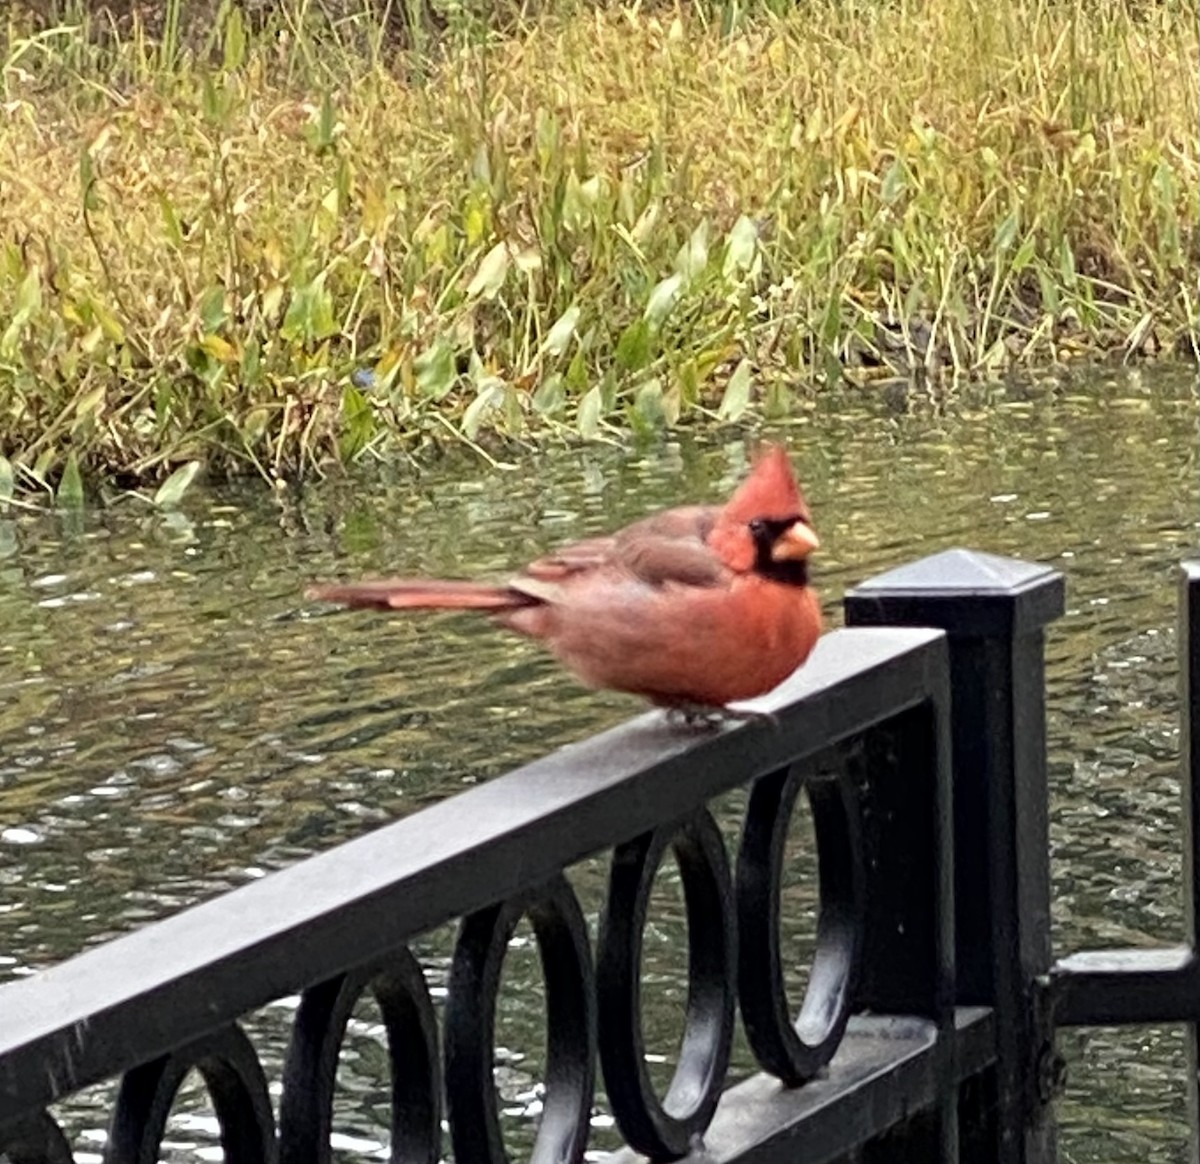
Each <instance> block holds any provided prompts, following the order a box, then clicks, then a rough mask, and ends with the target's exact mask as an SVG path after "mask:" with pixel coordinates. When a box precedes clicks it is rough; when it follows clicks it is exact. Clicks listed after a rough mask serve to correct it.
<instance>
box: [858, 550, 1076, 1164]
mask: <svg viewBox="0 0 1200 1164" xmlns="http://www.w3.org/2000/svg"><path fill="white" fill-rule="evenodd" d="M1063 604H1064V587H1063V579H1062V576H1061V575H1060V574H1058V573H1057V572H1055V571H1054V570H1050V569H1048V568H1046V567H1041V566H1035V565H1030V564H1028V563H1024V562H1015V561H1011V560H1008V559H1003V558H997V557H994V556H993V555H990V554H980V553H974V552H971V551H967V550H950V551H947V552H946V553H943V554H937V555H934V556H933V557H931V558H925V559H923V560H922V561H920V562H916V563H913V564H912V565H911V566H903V567H900V568H899V569H897V570H893V571H890V572H889V573H887V574H883V575H881V576H880V577H877V578H874V579H872V580H870V581H869V582H867V583H864V584H863V585H862V586H860V587H858V588H857V589H856V590H854V591H852V592H851V593H850V594H849V595H847V597H846V619H847V622H848V623H850V624H852V625H855V626H866V625H881V624H887V625H894V624H897V623H903V624H906V625H909V624H914V625H921V626H937V627H941V628H943V629H944V630H946V632H947V634H948V635H949V639H950V669H951V684H952V688H953V692H954V709H953V711H954V719H953V723H954V728H953V732H954V761H953V769H954V780H955V785H954V813H955V837H956V843H955V856H956V860H957V880H956V887H955V889H956V895H957V902H958V907H957V912H956V930H957V947H958V1001H959V1003H960V1004H975V1003H977V1004H983V1005H989V1006H994V1007H995V1008H996V1009H997V1011H998V1012H999V1013H1000V1014H1002V1015H1003V1016H1005V1018H1004V1021H1002V1022H1000V1023H998V1024H997V1070H996V1078H995V1089H996V1094H995V1107H994V1109H993V1110H994V1118H995V1128H994V1135H993V1136H992V1137H991V1138H992V1139H993V1140H995V1141H996V1142H997V1144H998V1148H997V1153H998V1154H997V1156H996V1159H997V1160H998V1161H1003V1162H1005V1164H1017V1162H1022V1164H1040V1162H1042V1161H1049V1160H1052V1159H1054V1154H1055V1149H1054V1143H1055V1136H1054V1128H1053V1121H1052V1118H1051V1115H1050V1110H1049V1108H1048V1106H1047V1105H1046V1104H1045V1103H1044V1096H1043V1095H1042V1093H1041V1092H1040V1091H1039V1088H1038V1080H1039V1078H1040V1077H1042V1075H1043V1074H1044V1073H1045V1072H1046V1070H1047V1069H1048V1064H1049V1063H1051V1062H1052V1060H1053V1054H1054V1052H1053V1045H1052V1039H1053V1029H1052V1027H1051V1026H1050V1025H1049V1022H1048V1020H1047V1021H1044V1022H1038V1021H1037V1019H1038V1017H1039V1014H1040V1012H1039V1010H1038V1008H1037V1006H1036V1005H1035V1002H1036V998H1035V995H1036V990H1035V984H1036V982H1037V980H1038V978H1039V977H1041V976H1043V975H1045V974H1046V973H1047V972H1048V970H1049V968H1050V962H1051V951H1050V868H1049V861H1050V857H1049V837H1048V821H1047V801H1048V795H1047V787H1046V747H1045V707H1044V698H1045V674H1044V670H1045V668H1044V653H1045V652H1044V638H1043V628H1044V626H1045V624H1046V623H1047V622H1048V621H1050V620H1051V619H1053V618H1056V617H1058V616H1059V615H1060V614H1061V613H1062V611H1063ZM870 962H871V960H870V958H869V957H868V959H867V964H868V965H869V964H870Z"/></svg>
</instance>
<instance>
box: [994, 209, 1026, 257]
mask: <svg viewBox="0 0 1200 1164" xmlns="http://www.w3.org/2000/svg"><path fill="white" fill-rule="evenodd" d="M1020 227H1021V212H1020V211H1019V210H1017V209H1016V208H1014V209H1013V210H1012V211H1011V212H1010V213H1009V214H1008V215H1007V217H1006V218H1005V219H1004V221H1003V222H1002V223H1000V225H999V226H998V227H996V234H995V237H994V238H993V239H992V246H993V247H994V248H995V249H996V250H997V251H999V252H1000V253H1001V254H1003V253H1004V252H1005V251H1006V250H1008V248H1009V247H1011V246H1012V245H1013V242H1014V241H1015V240H1016V237H1017V231H1018V230H1019V229H1020Z"/></svg>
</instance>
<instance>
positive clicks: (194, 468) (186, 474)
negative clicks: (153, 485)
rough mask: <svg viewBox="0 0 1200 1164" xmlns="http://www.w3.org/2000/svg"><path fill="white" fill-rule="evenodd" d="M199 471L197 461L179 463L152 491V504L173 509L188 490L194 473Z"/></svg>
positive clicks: (194, 475) (194, 476)
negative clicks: (184, 463)
mask: <svg viewBox="0 0 1200 1164" xmlns="http://www.w3.org/2000/svg"><path fill="white" fill-rule="evenodd" d="M199 471H200V462H199V461H188V463H187V464H186V465H180V466H179V468H178V469H176V470H175V472H174V473H172V474H171V475H170V476H169V477H168V478H167V479H166V480H165V481H164V482H163V483H162V484H161V485H160V486H159V487H158V489H157V490H155V493H154V504H155V505H157V506H158V508H159V509H174V508H175V506H177V505H178V504H179V502H180V501H181V500H183V495H184V494H185V493H186V492H187V491H188V487H189V486H190V485H191V483H192V482H193V481H194V480H195V478H196V474H197V473H198V472H199Z"/></svg>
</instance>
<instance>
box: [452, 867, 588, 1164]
mask: <svg viewBox="0 0 1200 1164" xmlns="http://www.w3.org/2000/svg"><path fill="white" fill-rule="evenodd" d="M523 916H528V917H529V920H530V921H531V922H532V923H533V930H534V934H535V935H536V937H537V944H538V950H539V953H540V954H541V959H542V975H543V979H544V981H545V988H546V1027H547V1031H546V1080H545V1088H546V1096H545V1103H544V1106H543V1109H542V1120H541V1126H540V1127H539V1128H538V1134H537V1140H536V1141H535V1143H534V1146H533V1155H532V1156H531V1164H577V1162H578V1161H580V1160H581V1159H582V1158H583V1153H584V1150H585V1149H586V1147H587V1142H588V1133H589V1132H590V1130H591V1127H590V1117H591V1110H592V1096H593V1093H594V1091H595V1084H596V1003H595V993H596V992H595V974H594V972H593V969H592V955H591V947H590V945H589V942H588V932H587V924H586V922H585V921H584V917H583V913H582V911H581V910H580V908H579V902H578V901H577V900H576V898H575V893H574V891H573V890H572V889H571V886H570V884H569V883H568V882H567V879H566V878H565V877H564V876H562V875H561V874H559V875H557V876H555V877H552V878H551V879H550V880H549V881H547V882H546V883H545V884H544V885H542V886H541V887H539V888H538V889H535V890H532V891H531V892H529V893H524V894H520V895H518V896H517V897H514V898H511V899H510V900H508V901H506V902H502V903H501V904H500V905H494V906H489V907H488V908H487V909H481V910H479V911H478V912H477V913H473V914H471V916H470V917H467V918H464V919H463V923H462V927H461V929H460V930H459V936H458V944H457V945H456V946H455V949H454V961H453V963H452V965H451V968H450V997H449V1000H448V1002H447V1004H446V1104H447V1107H448V1109H449V1116H450V1138H451V1141H452V1143H453V1145H454V1157H455V1159H456V1160H460V1161H463V1162H464V1164H466V1162H469V1164H505V1162H506V1161H507V1160H508V1154H507V1153H506V1151H505V1148H504V1139H503V1136H502V1134H501V1131H500V1116H499V1112H498V1110H497V1103H496V1085H495V1081H494V1079H493V1074H492V1065H493V1062H494V1059H495V1041H496V1038H495V1036H496V1001H497V995H498V993H499V989H500V971H501V969H502V967H503V964H504V955H505V952H506V951H507V949H508V943H509V941H510V940H511V938H512V935H513V931H514V930H516V928H517V923H518V922H519V921H520V920H521V918H522V917H523Z"/></svg>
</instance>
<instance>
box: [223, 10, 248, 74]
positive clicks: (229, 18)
mask: <svg viewBox="0 0 1200 1164" xmlns="http://www.w3.org/2000/svg"><path fill="white" fill-rule="evenodd" d="M224 33H225V35H224V42H225V43H224V46H223V47H224V52H225V68H226V69H227V70H229V71H233V70H234V69H240V68H241V67H242V62H243V61H244V60H245V59H246V26H245V24H244V23H243V22H242V10H241V8H240V7H239V6H238V5H236V4H233V5H231V6H230V8H229V12H228V13H227V15H226V17H225V28H224Z"/></svg>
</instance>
